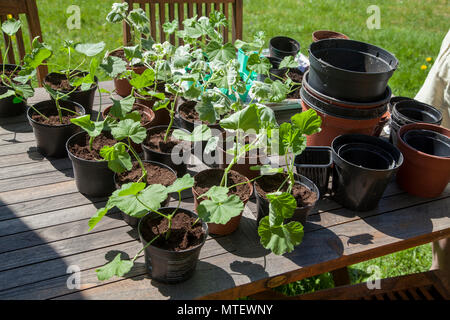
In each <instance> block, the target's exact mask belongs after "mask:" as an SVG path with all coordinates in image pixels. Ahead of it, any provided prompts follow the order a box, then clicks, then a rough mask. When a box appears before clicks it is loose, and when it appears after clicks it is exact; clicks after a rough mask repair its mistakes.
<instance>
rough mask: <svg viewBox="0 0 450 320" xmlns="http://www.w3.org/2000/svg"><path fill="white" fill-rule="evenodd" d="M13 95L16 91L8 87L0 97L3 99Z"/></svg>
mask: <svg viewBox="0 0 450 320" xmlns="http://www.w3.org/2000/svg"><path fill="white" fill-rule="evenodd" d="M15 95H16V92H15V91H14V90H9V89H8V90H7V91H6V92H5V93H4V94H2V95H0V99H5V98H8V97H12V96H15Z"/></svg>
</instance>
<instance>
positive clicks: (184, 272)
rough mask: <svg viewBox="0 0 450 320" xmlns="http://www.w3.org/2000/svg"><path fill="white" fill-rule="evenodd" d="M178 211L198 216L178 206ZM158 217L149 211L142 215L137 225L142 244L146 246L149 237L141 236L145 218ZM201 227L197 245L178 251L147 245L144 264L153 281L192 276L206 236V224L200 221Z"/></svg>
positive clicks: (175, 280) (176, 280)
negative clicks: (202, 233)
mask: <svg viewBox="0 0 450 320" xmlns="http://www.w3.org/2000/svg"><path fill="white" fill-rule="evenodd" d="M175 209H176V208H175V207H165V208H161V209H159V212H161V213H163V214H170V213H172V212H173V211H174V210H175ZM178 212H183V213H186V214H188V215H189V216H191V217H198V216H197V215H196V214H195V213H194V212H192V211H190V210H186V209H182V208H179V209H178ZM158 217H160V216H159V215H157V214H156V213H153V212H150V213H148V214H147V215H146V216H144V217H143V218H142V219H141V220H140V222H139V226H138V231H139V238H140V239H141V243H142V245H143V246H146V245H147V243H148V241H150V240H151V239H144V237H143V236H142V228H143V225H144V223H145V222H146V220H148V219H155V218H158ZM202 227H203V230H204V237H203V241H202V242H201V243H200V244H198V245H197V246H195V247H193V248H191V249H188V250H180V251H169V250H165V249H161V248H158V247H156V246H154V245H149V246H148V247H147V248H146V249H145V251H144V255H145V266H146V270H147V272H148V274H149V275H150V276H151V278H152V279H153V280H155V281H159V282H163V283H171V284H173V283H179V282H183V281H186V280H188V279H189V278H191V277H192V275H193V274H194V271H195V267H196V265H197V261H198V259H199V255H200V251H201V249H202V247H203V245H204V244H205V241H206V238H207V236H208V226H207V224H206V223H204V222H203V221H202Z"/></svg>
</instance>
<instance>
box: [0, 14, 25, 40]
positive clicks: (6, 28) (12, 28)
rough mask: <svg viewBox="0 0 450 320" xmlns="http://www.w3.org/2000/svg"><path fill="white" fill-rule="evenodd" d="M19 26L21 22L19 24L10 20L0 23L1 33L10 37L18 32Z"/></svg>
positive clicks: (17, 21)
mask: <svg viewBox="0 0 450 320" xmlns="http://www.w3.org/2000/svg"><path fill="white" fill-rule="evenodd" d="M21 26H22V22H20V20H16V19H14V18H11V19H8V20H6V21H5V22H3V23H2V31H3V32H4V33H6V34H7V35H8V36H10V37H12V36H13V35H15V34H16V32H17V31H19V29H20V27H21Z"/></svg>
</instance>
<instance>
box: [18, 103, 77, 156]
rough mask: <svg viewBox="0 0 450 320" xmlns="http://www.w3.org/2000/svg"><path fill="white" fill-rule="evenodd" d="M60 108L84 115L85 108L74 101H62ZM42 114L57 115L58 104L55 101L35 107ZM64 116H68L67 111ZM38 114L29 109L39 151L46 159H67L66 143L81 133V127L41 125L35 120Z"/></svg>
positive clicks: (29, 119)
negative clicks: (34, 117)
mask: <svg viewBox="0 0 450 320" xmlns="http://www.w3.org/2000/svg"><path fill="white" fill-rule="evenodd" d="M59 104H60V106H61V107H63V108H66V109H70V110H74V111H76V112H78V113H79V114H80V115H84V114H85V111H84V108H83V107H82V106H81V105H79V104H78V103H76V102H73V101H69V100H66V101H60V103H59ZM33 107H34V108H35V109H37V110H38V111H39V112H40V113H42V114H44V115H48V114H55V112H56V104H55V102H54V101H53V100H46V101H42V102H39V103H36V104H35V105H33ZM62 113H63V115H65V114H68V112H67V111H62ZM34 114H36V112H35V111H34V110H33V108H31V107H30V108H28V111H27V117H28V121H29V123H30V125H31V127H32V128H33V131H34V135H35V137H36V145H37V148H38V151H39V152H40V153H41V154H42V155H43V156H45V157H55V158H64V157H67V150H66V142H67V139H69V138H70V137H71V136H72V135H74V134H75V133H77V132H78V131H80V127H79V126H77V125H75V124H73V123H71V124H63V125H59V126H51V125H47V124H43V123H39V122H37V121H35V120H33V118H32V117H33V115H34Z"/></svg>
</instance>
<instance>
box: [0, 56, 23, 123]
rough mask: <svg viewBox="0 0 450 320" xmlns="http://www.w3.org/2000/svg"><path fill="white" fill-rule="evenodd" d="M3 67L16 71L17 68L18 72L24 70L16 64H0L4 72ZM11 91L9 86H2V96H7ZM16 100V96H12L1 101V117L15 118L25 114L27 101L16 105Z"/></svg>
mask: <svg viewBox="0 0 450 320" xmlns="http://www.w3.org/2000/svg"><path fill="white" fill-rule="evenodd" d="M3 66H5V70H14V69H16V68H17V70H21V69H22V68H21V67H20V66H17V65H15V64H4V65H3V64H0V68H1V70H3ZM9 89H11V88H9V87H7V86H0V95H2V94H5V93H6V92H7V91H8V90H9ZM14 98H15V96H11V97H7V98H3V99H1V100H0V117H2V118H7V117H14V116H18V115H19V114H22V113H24V112H25V110H26V106H27V104H26V101H21V102H18V103H15V102H14Z"/></svg>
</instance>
